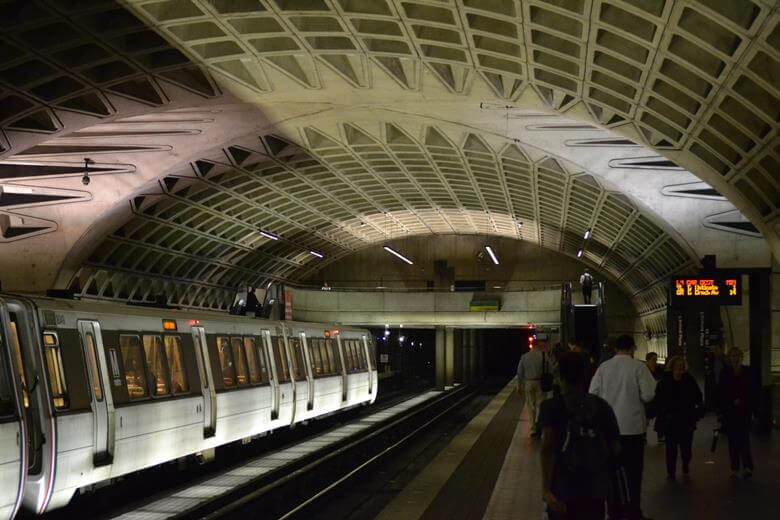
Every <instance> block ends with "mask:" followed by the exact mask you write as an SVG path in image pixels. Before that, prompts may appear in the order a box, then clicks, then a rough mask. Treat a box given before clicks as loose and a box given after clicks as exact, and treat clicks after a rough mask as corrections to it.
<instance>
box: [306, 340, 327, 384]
mask: <svg viewBox="0 0 780 520" xmlns="http://www.w3.org/2000/svg"><path fill="white" fill-rule="evenodd" d="M320 341H321V340H319V339H314V338H312V339H310V340H309V342H310V345H309V355H310V356H311V367H312V372H313V373H314V375H315V376H320V375H322V373H323V368H324V367H323V363H322V356H321V354H320Z"/></svg>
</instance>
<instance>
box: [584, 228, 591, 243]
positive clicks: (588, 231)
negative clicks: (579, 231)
mask: <svg viewBox="0 0 780 520" xmlns="http://www.w3.org/2000/svg"><path fill="white" fill-rule="evenodd" d="M584 238H585V240H587V239H589V238H590V228H588V229H586V230H585V237H584Z"/></svg>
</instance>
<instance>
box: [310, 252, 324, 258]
mask: <svg viewBox="0 0 780 520" xmlns="http://www.w3.org/2000/svg"><path fill="white" fill-rule="evenodd" d="M309 254H310V255H314V256H316V257H317V258H325V255H323V254H322V253H318V252H317V251H309Z"/></svg>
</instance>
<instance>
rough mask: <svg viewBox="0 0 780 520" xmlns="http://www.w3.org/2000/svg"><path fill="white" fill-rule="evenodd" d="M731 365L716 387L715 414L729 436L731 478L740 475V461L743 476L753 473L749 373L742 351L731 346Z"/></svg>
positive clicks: (746, 476) (747, 476) (729, 353)
mask: <svg viewBox="0 0 780 520" xmlns="http://www.w3.org/2000/svg"><path fill="white" fill-rule="evenodd" d="M728 359H729V363H730V365H731V366H729V367H727V368H725V369H724V370H723V372H722V373H721V376H720V381H719V382H718V389H717V396H718V398H717V401H718V413H719V414H720V417H721V422H722V425H723V429H724V430H725V432H726V435H727V436H728V438H729V457H730V458H731V478H737V477H738V476H739V468H740V463H741V464H742V468H743V473H742V475H743V477H744V478H750V477H752V476H753V455H752V453H751V451H750V418H751V399H750V375H749V374H748V371H747V369H746V367H743V366H742V351H741V350H740V349H738V348H736V347H732V348H731V349H730V350H729V352H728Z"/></svg>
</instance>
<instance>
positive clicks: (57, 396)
mask: <svg viewBox="0 0 780 520" xmlns="http://www.w3.org/2000/svg"><path fill="white" fill-rule="evenodd" d="M43 349H44V352H45V356H46V366H47V367H48V369H49V384H50V386H51V398H52V402H53V403H54V408H55V409H56V410H64V409H66V408H68V406H69V401H68V389H67V388H66V386H65V374H64V373H63V370H62V355H61V353H60V342H59V338H58V337H57V334H55V333H53V332H44V333H43Z"/></svg>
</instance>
